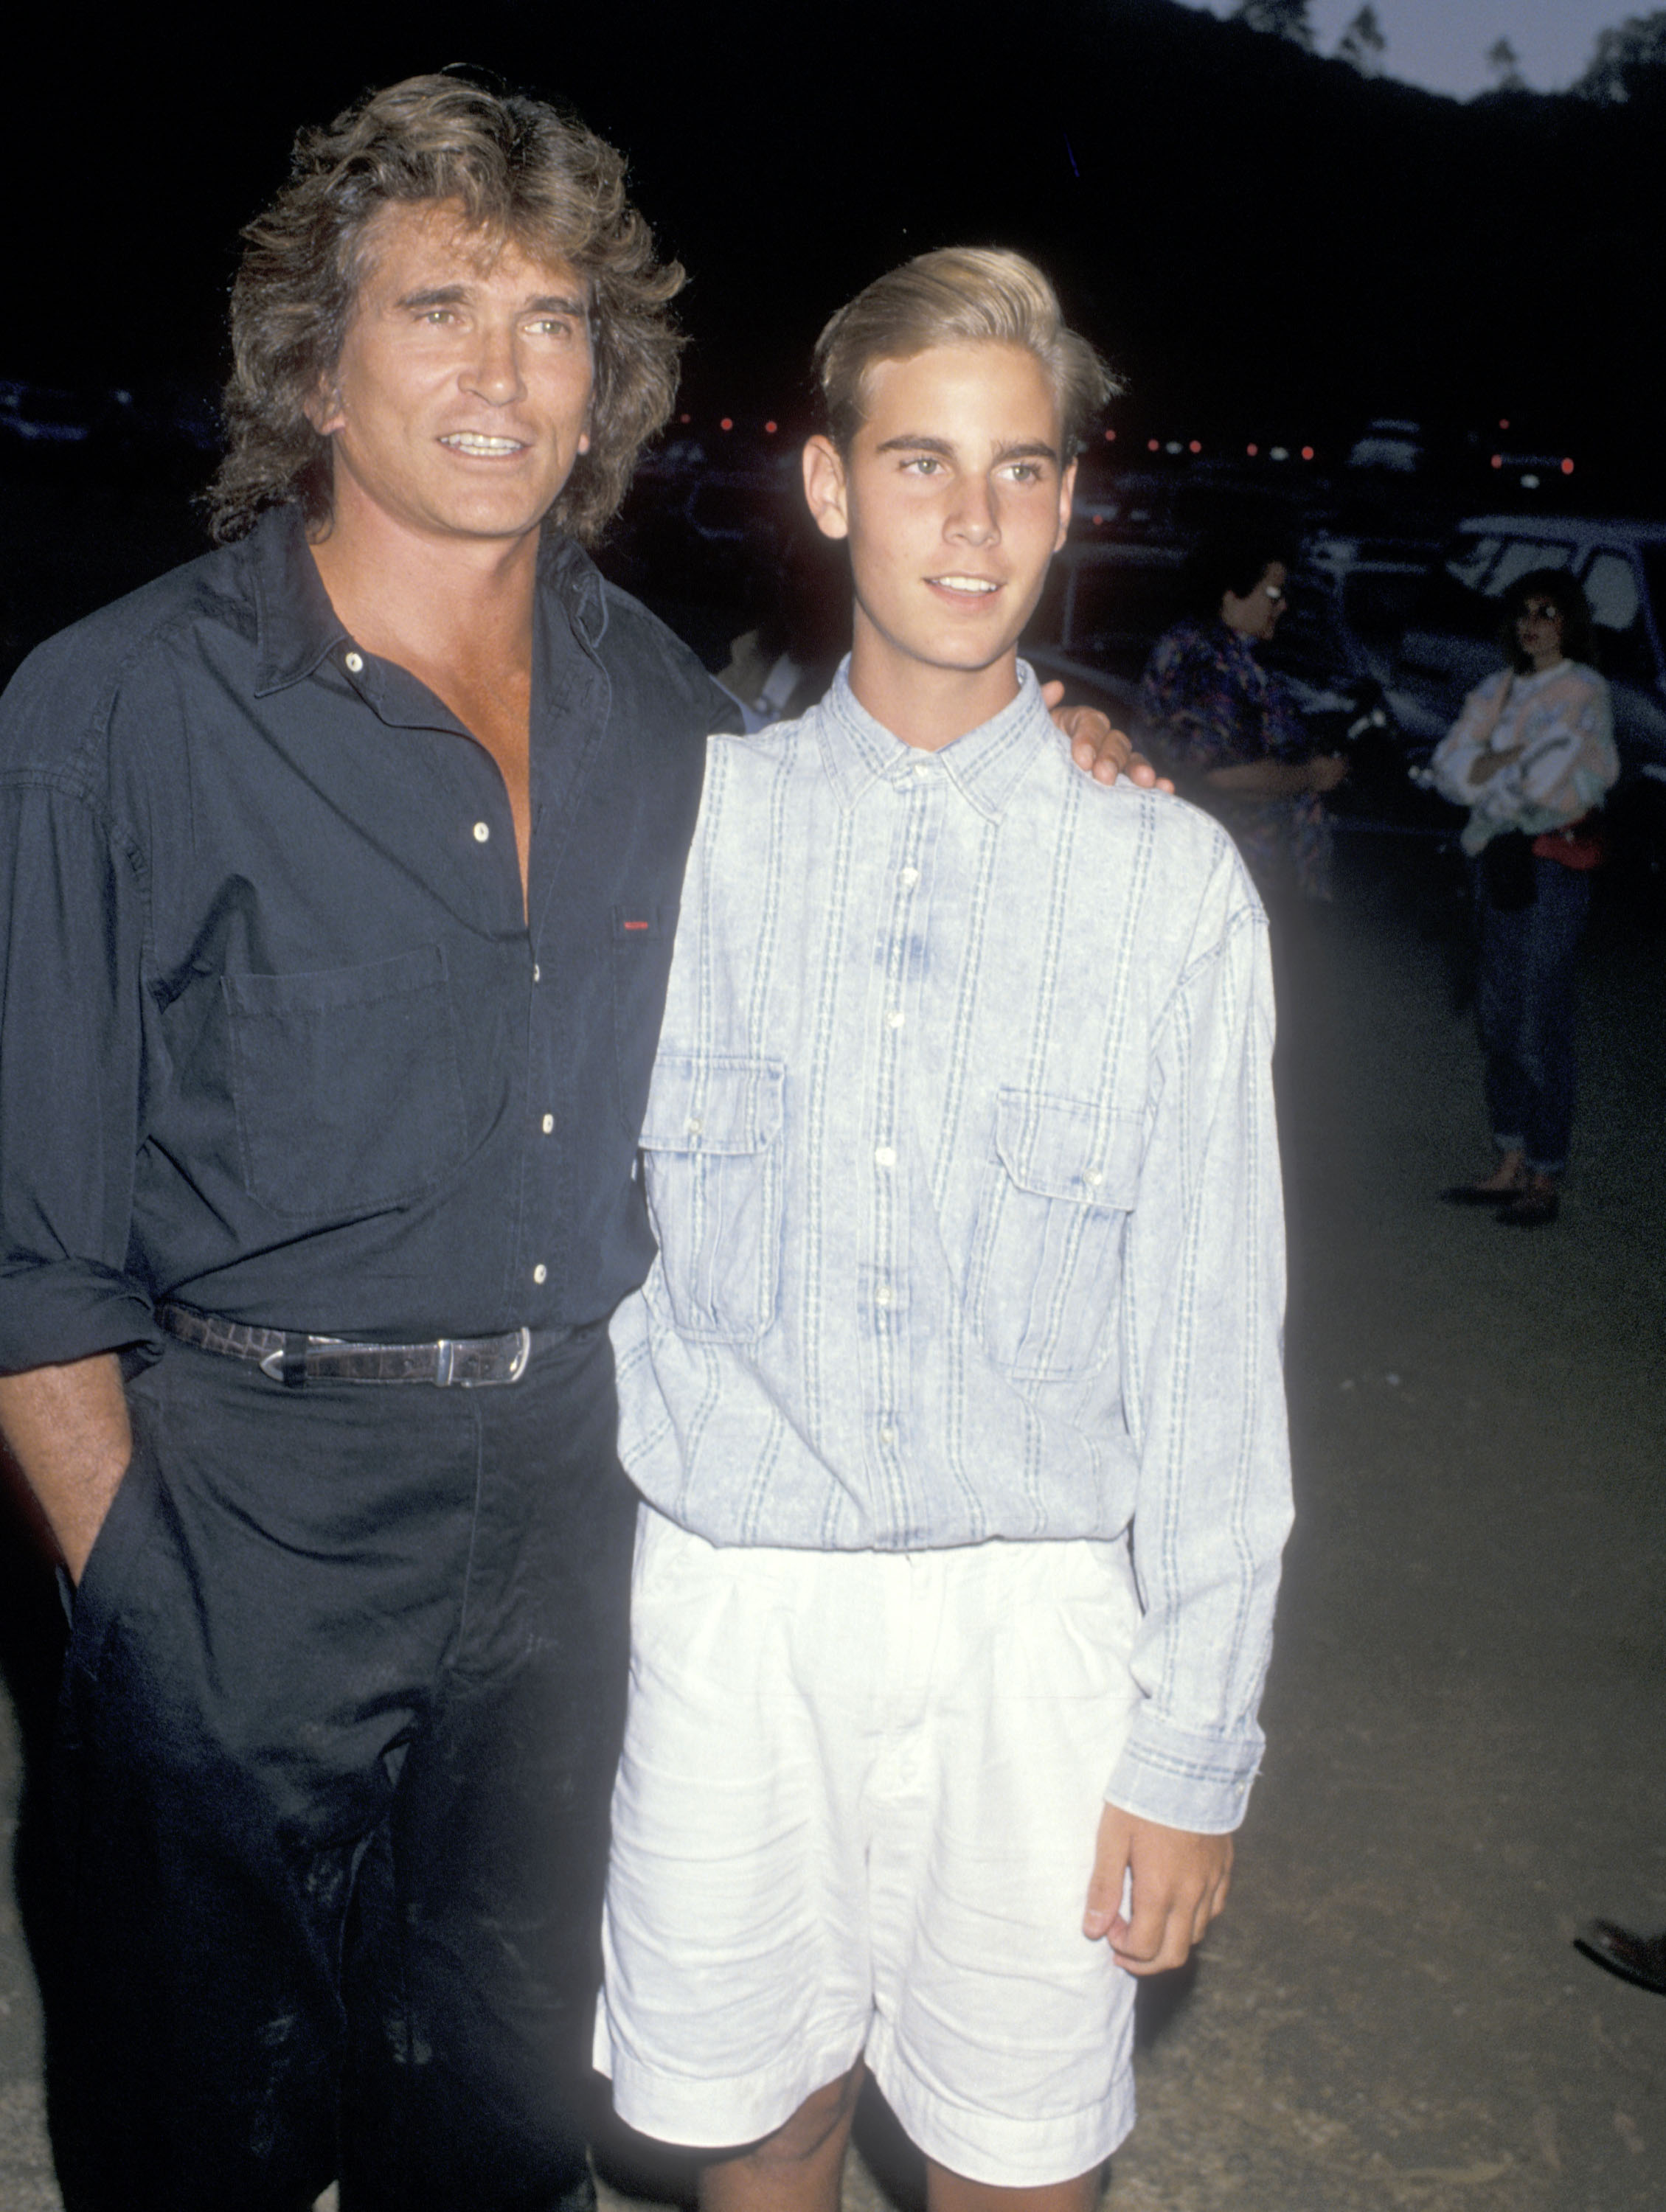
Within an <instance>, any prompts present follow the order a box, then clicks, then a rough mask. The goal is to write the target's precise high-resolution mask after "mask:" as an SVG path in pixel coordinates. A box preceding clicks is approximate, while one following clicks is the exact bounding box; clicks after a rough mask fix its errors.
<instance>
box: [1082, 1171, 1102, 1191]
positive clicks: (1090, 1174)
mask: <svg viewBox="0 0 1666 2212" xmlns="http://www.w3.org/2000/svg"><path fill="white" fill-rule="evenodd" d="M1082 1181H1083V1182H1085V1183H1088V1184H1091V1187H1092V1188H1094V1189H1095V1190H1097V1188H1099V1185H1100V1184H1101V1183H1102V1182H1104V1174H1103V1173H1102V1171H1101V1170H1099V1169H1098V1168H1090V1169H1089V1170H1088V1171H1087V1173H1086V1174H1085V1176H1083V1177H1082Z"/></svg>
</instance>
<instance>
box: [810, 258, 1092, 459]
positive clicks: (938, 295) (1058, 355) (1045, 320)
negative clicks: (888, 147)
mask: <svg viewBox="0 0 1666 2212" xmlns="http://www.w3.org/2000/svg"><path fill="white" fill-rule="evenodd" d="M978 341H986V342H992V343H996V344H1000V345H1019V346H1023V347H1025V349H1026V350H1027V351H1029V352H1030V353H1032V354H1034V356H1036V358H1037V361H1038V362H1040V363H1041V364H1042V367H1043V368H1044V369H1045V370H1046V371H1047V374H1048V377H1049V380H1050V381H1051V383H1052V386H1053V392H1054V397H1055V399H1056V400H1057V402H1058V408H1059V420H1060V425H1061V433H1062V449H1061V453H1060V459H1061V461H1064V462H1068V461H1069V460H1070V459H1072V458H1073V456H1074V455H1075V453H1077V452H1078V451H1079V448H1080V446H1081V442H1082V439H1083V436H1084V435H1085V432H1086V430H1087V428H1088V425H1089V424H1090V423H1091V422H1092V420H1093V418H1094V416H1096V415H1097V414H1098V412H1099V410H1100V409H1101V408H1103V407H1104V405H1105V404H1106V402H1107V401H1108V400H1110V399H1112V398H1115V396H1116V393H1117V392H1120V391H1121V390H1122V386H1121V385H1120V384H1119V383H1118V382H1117V380H1116V378H1115V377H1114V376H1113V375H1112V374H1111V373H1110V369H1109V368H1107V367H1106V365H1105V363H1104V362H1103V361H1102V360H1101V359H1100V357H1099V356H1098V355H1097V353H1096V352H1095V350H1094V349H1093V348H1092V347H1091V345H1090V344H1089V343H1088V342H1087V340H1086V339H1085V337H1079V335H1078V334H1077V333H1076V331H1073V330H1070V329H1067V327H1066V324H1065V319H1064V315H1063V313H1062V311H1061V308H1060V306H1059V298H1058V295H1057V293H1056V292H1055V290H1054V289H1053V287H1052V285H1051V284H1050V283H1049V282H1048V280H1047V278H1046V277H1045V276H1043V274H1042V272H1041V270H1039V269H1037V266H1036V264H1035V263H1034V262H1033V261H1026V260H1025V257H1024V256H1023V254H1021V253H1014V252H1012V251H1011V250H1010V249H1009V248H1007V247H1006V246H944V247H942V248H940V249H939V251H938V252H935V253H918V254H916V255H915V258H913V260H912V261H905V262H903V264H902V266H901V267H900V268H897V269H892V270H889V271H888V272H887V273H886V274H885V276H880V277H877V278H876V279H875V280H874V282H873V283H872V284H870V285H869V286H868V287H867V289H866V290H865V291H861V292H859V293H858V294H857V295H856V296H855V298H854V300H852V301H849V302H848V304H847V305H846V306H844V307H841V308H840V309H839V312H838V313H837V314H836V315H835V316H834V317H833V318H832V319H831V320H830V322H829V323H828V325H827V326H826V328H825V329H824V331H823V332H822V334H821V336H820V337H818V339H817V341H816V377H817V380H818V383H819V384H820V386H821V394H822V404H823V406H824V408H825V410H826V415H827V432H828V435H829V436H830V438H831V439H832V441H833V442H834V444H835V445H836V447H838V448H839V450H840V452H841V453H848V451H849V449H850V442H851V441H852V439H853V438H854V436H855V435H856V433H857V431H858V430H860V428H861V426H862V417H863V411H864V408H865V404H866V384H867V378H868V374H869V372H870V370H872V368H873V367H874V365H875V363H876V362H882V361H909V360H911V359H912V358H913V356H915V354H920V353H924V352H926V351H927V349H928V348H929V347H932V346H941V345H966V344H970V343H977V342H978Z"/></svg>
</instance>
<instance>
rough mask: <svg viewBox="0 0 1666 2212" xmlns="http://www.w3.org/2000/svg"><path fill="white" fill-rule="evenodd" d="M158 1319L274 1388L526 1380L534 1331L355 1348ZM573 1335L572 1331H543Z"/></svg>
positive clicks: (464, 1385)
mask: <svg viewBox="0 0 1666 2212" xmlns="http://www.w3.org/2000/svg"><path fill="white" fill-rule="evenodd" d="M156 1318H157V1320H158V1321H159V1322H161V1325H162V1327H163V1328H165V1329H166V1330H167V1333H168V1334H169V1335H170V1336H177V1337H178V1338H179V1340H180V1342H181V1343H183V1344H194V1345H195V1346H197V1347H198V1350H199V1351H202V1352H223V1353H224V1354H225V1355H226V1357H227V1358H230V1359H247V1360H250V1361H252V1363H253V1364H254V1365H255V1366H257V1367H258V1368H259V1370H260V1371H261V1373H262V1374H263V1375H270V1376H271V1378H272V1380H273V1382H275V1383H289V1384H292V1385H293V1384H300V1383H436V1384H437V1385H438V1386H439V1387H440V1388H441V1389H447V1388H448V1387H452V1386H455V1387H456V1388H457V1389H463V1390H480V1389H486V1388H488V1387H489V1385H491V1384H493V1383H519V1382H520V1378H521V1376H523V1375H524V1374H525V1373H526V1362H527V1360H528V1359H529V1358H531V1356H532V1330H531V1329H529V1328H515V1329H511V1330H510V1331H509V1332H508V1334H507V1335H505V1336H442V1337H440V1338H438V1339H437V1340H435V1342H434V1343H432V1344H356V1343H354V1342H353V1341H352V1340H350V1338H347V1337H342V1336H309V1335H305V1334H301V1332H300V1331H298V1330H295V1329H288V1328H252V1327H251V1326H250V1325H249V1324H248V1323H247V1322H240V1321H225V1320H222V1318H221V1316H219V1315H218V1314H205V1313H197V1312H195V1311H194V1310H192V1308H191V1307H190V1306H175V1305H165V1306H159V1307H158V1308H157V1310H156ZM539 1334H540V1336H542V1335H544V1334H550V1335H553V1336H563V1337H564V1336H570V1335H571V1334H574V1332H573V1331H572V1330H570V1329H556V1330H551V1331H549V1332H545V1331H543V1330H540V1331H539Z"/></svg>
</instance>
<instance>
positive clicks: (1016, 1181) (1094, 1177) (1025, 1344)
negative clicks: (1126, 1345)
mask: <svg viewBox="0 0 1666 2212" xmlns="http://www.w3.org/2000/svg"><path fill="white" fill-rule="evenodd" d="M994 1139H995V1157H994V1159H993V1160H992V1161H991V1162H990V1163H989V1165H988V1170H986V1172H985V1176H984V1181H983V1189H982V1194H981V1196H980V1199H979V1203H978V1215H977V1222H976V1227H975V1229H974V1231H973V1236H972V1257H971V1265H970V1279H969V1283H968V1291H967V1310H968V1318H969V1319H970V1322H971V1325H972V1327H973V1328H974V1329H975V1330H976V1333H977V1335H978V1338H979V1340H980V1341H981V1342H982V1345H983V1347H984V1349H985V1351H986V1352H988V1355H989V1357H990V1358H991V1359H992V1360H993V1361H994V1363H995V1364H996V1365H997V1366H998V1367H1000V1368H1002V1369H1004V1370H1006V1373H1008V1374H1010V1375H1011V1376H1012V1377H1013V1379H1014V1380H1015V1381H1018V1382H1034V1383H1061V1382H1067V1381H1070V1380H1071V1379H1073V1378H1074V1377H1077V1376H1083V1375H1085V1374H1087V1373H1089V1372H1091V1370H1093V1369H1094V1368H1095V1367H1097V1366H1098V1365H1099V1364H1100V1363H1101V1362H1102V1361H1103V1360H1104V1358H1105V1357H1106V1355H1107V1353H1108V1352H1109V1350H1110V1341H1109V1340H1110V1320H1111V1316H1113V1314H1114V1313H1115V1311H1116V1306H1117V1304H1118V1301H1119V1297H1120V1292H1121V1287H1122V1237H1123V1232H1124V1230H1125V1228H1126V1225H1127V1222H1128V1215H1129V1214H1130V1213H1131V1212H1133V1210H1134V1197H1135V1194H1136V1192H1137V1191H1138V1188H1139V1182H1140V1149H1141V1141H1142V1131H1141V1125H1140V1120H1139V1117H1138V1116H1137V1115H1130V1114H1113V1113H1110V1112H1108V1111H1107V1110H1106V1109H1104V1107H1100V1106H1093V1105H1090V1104H1087V1103H1083V1102H1081V1101H1079V1100H1076V1099H1071V1098H1052V1097H1044V1096H1043V1095H1042V1094H1040V1093H1038V1092H1036V1091H1018V1090H1003V1091H1000V1094H999V1095H998V1097H997V1099H996V1103H995V1131H994Z"/></svg>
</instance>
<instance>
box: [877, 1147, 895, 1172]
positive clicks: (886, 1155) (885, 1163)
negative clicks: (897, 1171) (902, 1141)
mask: <svg viewBox="0 0 1666 2212" xmlns="http://www.w3.org/2000/svg"><path fill="white" fill-rule="evenodd" d="M873 1159H874V1164H875V1165H876V1166H877V1167H882V1168H894V1167H895V1166H896V1164H897V1152H896V1149H895V1147H894V1146H891V1145H878V1146H875V1147H874V1152H873Z"/></svg>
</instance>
